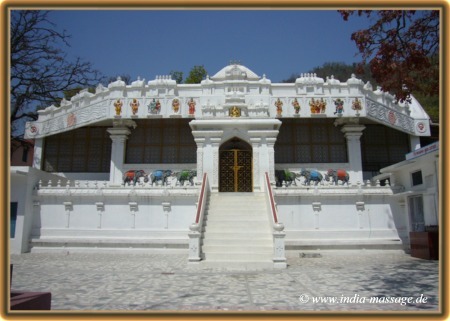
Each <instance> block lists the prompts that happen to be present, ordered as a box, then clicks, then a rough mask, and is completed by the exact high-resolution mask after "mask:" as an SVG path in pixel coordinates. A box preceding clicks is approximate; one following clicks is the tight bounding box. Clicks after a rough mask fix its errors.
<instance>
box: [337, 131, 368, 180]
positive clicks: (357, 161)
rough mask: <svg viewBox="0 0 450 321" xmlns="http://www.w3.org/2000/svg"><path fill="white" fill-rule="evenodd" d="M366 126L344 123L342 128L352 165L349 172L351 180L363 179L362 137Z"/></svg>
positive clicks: (349, 161)
mask: <svg viewBox="0 0 450 321" xmlns="http://www.w3.org/2000/svg"><path fill="white" fill-rule="evenodd" d="M365 128H366V127H365V126H363V125H344V126H343V127H342V129H341V131H342V132H343V133H344V136H345V138H346V139H347V153H348V163H349V167H350V169H349V171H348V172H349V174H350V181H351V182H358V181H359V182H362V181H363V171H362V157H361V142H360V138H361V136H362V131H363V130H364V129H365Z"/></svg>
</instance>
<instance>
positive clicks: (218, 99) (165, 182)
mask: <svg viewBox="0 0 450 321" xmlns="http://www.w3.org/2000/svg"><path fill="white" fill-rule="evenodd" d="M38 113H39V118H38V120H36V121H34V122H29V123H27V124H26V131H25V136H26V138H28V139H34V140H35V147H34V158H33V166H32V168H22V169H19V172H20V170H21V171H22V172H26V173H27V174H24V175H22V176H23V177H22V179H23V180H26V182H22V183H21V184H20V186H18V187H17V188H18V190H20V188H23V189H24V191H26V190H28V192H25V194H23V193H20V194H18V195H22V196H23V195H28V198H27V200H26V201H25V204H23V205H20V204H19V205H18V207H19V212H20V208H21V206H22V213H23V217H22V218H21V220H22V221H21V222H17V224H18V225H20V226H22V227H21V228H20V230H21V233H19V234H21V239H20V240H17V241H15V242H13V243H14V246H12V248H13V250H14V251H15V252H25V251H29V250H31V251H48V250H91V251H95V250H100V249H104V250H108V249H109V250H112V249H115V250H117V249H122V250H127V251H128V250H129V251H133V250H135V251H139V250H165V249H166V250H168V249H171V250H177V251H185V252H186V253H188V251H189V253H190V254H189V257H190V261H195V257H196V255H197V256H198V260H203V261H208V255H209V257H210V258H213V257H214V255H213V254H214V253H215V252H218V253H220V251H221V250H222V251H225V250H224V249H223V248H222V249H220V245H221V244H222V247H224V245H225V244H224V242H227V240H226V239H224V238H223V239H220V237H219V236H220V235H219V236H217V241H214V239H215V237H216V236H215V234H214V233H219V234H220V231H225V230H226V231H227V233H232V232H233V231H235V232H236V233H238V231H239V228H241V227H244V230H246V231H247V232H249V231H251V230H252V226H255V229H257V226H256V225H257V224H256V225H254V224H253V223H248V222H247V223H245V222H246V221H245V220H244V221H239V220H240V219H241V218H242V216H244V217H245V216H246V214H245V212H243V213H241V212H239V209H233V210H232V211H235V212H236V213H228V214H229V216H228V218H229V219H230V220H231V218H233V221H235V222H236V226H234V225H232V224H229V223H226V219H225V218H222V216H220V215H222V214H223V215H227V213H222V214H220V215H219V214H217V213H219V212H221V211H223V210H225V209H226V208H227V207H229V206H230V204H229V205H227V202H226V201H224V200H225V199H226V198H227V197H228V202H233V203H235V204H237V203H239V202H242V206H241V207H240V208H241V209H244V208H247V207H246V206H247V205H248V204H250V205H251V204H252V202H259V201H258V200H257V199H253V201H252V198H251V197H259V196H261V197H263V199H264V201H263V203H265V205H266V206H265V207H263V208H262V209H260V210H259V212H265V213H264V219H265V218H267V217H268V221H267V226H268V228H267V231H269V232H267V233H268V235H269V236H268V239H271V240H273V241H274V242H275V239H278V241H277V242H281V243H282V246H283V251H284V250H294V249H298V248H308V247H321V246H332V245H333V246H339V245H341V246H342V247H346V246H347V247H355V246H357V247H358V246H359V247H386V248H388V247H392V248H402V247H403V248H404V247H405V246H407V242H408V240H407V234H408V231H409V227H408V224H409V223H408V222H409V221H408V217H407V216H408V215H407V213H405V210H404V209H403V208H402V207H401V206H400V205H399V203H398V202H397V201H396V199H395V197H393V195H394V194H395V193H396V188H397V186H395V185H392V184H390V183H389V181H377V180H374V179H372V178H373V177H375V176H376V175H379V174H380V170H381V169H382V168H385V167H387V166H391V165H392V164H395V163H398V162H401V161H403V160H404V159H405V154H408V153H410V152H412V151H414V150H417V149H419V148H420V147H421V146H420V137H421V136H429V135H430V126H429V122H430V121H429V116H428V115H427V114H426V112H425V111H424V110H423V108H422V106H421V105H420V103H419V102H418V101H417V100H415V99H414V97H412V100H411V102H410V103H404V104H399V103H397V102H395V99H394V97H393V96H392V95H390V94H388V93H385V92H383V91H382V90H381V89H380V88H372V85H371V84H370V83H364V82H363V81H362V80H360V79H357V78H356V77H355V76H354V75H352V76H351V77H350V78H349V79H348V80H346V81H345V82H341V81H339V80H337V79H334V77H333V76H330V77H327V78H326V79H322V78H319V77H317V76H316V75H315V74H302V75H301V76H300V77H299V78H298V79H297V80H296V81H295V83H272V82H271V81H270V80H269V79H267V78H266V76H265V75H263V76H262V77H261V76H258V75H257V74H256V73H254V72H253V71H251V70H250V69H249V68H247V67H245V66H243V65H240V64H230V65H228V66H226V67H224V68H223V69H222V70H220V71H218V72H217V73H216V74H215V75H213V76H211V77H209V76H208V77H206V79H205V80H203V81H202V82H201V83H200V84H177V83H176V82H175V81H174V80H172V79H171V78H170V77H169V76H157V77H156V79H154V80H150V81H146V80H145V79H137V80H136V81H133V82H132V83H131V84H129V85H126V84H125V82H123V81H122V80H121V79H120V78H118V79H117V81H115V82H112V83H110V84H109V85H108V87H104V86H102V85H99V86H98V87H97V88H96V91H95V93H90V92H88V90H82V91H80V92H79V93H78V94H77V95H75V96H74V97H72V98H71V100H70V101H66V100H62V101H61V104H60V106H59V107H56V106H50V107H47V108H46V109H44V110H40V111H39V112H38ZM130 171H131V172H130ZM11 175H13V174H11ZM14 175H19V174H17V171H16V174H14ZM133 175H135V176H133ZM135 177H136V178H135ZM27 193H28V194H27ZM13 194H14V193H13ZM238 196H239V197H241V198H240V199H237V198H235V197H238ZM12 201H13V200H12ZM18 202H19V201H18ZM202 202H204V203H205V205H204V206H202ZM21 203H24V202H23V201H21ZM266 203H267V204H266ZM251 208H252V206H250V207H249V208H248V209H247V211H251ZM230 211H231V208H230ZM238 212H239V213H238ZM233 214H236V215H235V216H236V217H235V218H234V216H233ZM238 214H239V215H238ZM215 215H218V216H217V217H216V218H214V217H215ZM249 215H250V214H249ZM255 215H256V213H255ZM238 217H239V218H238ZM213 218H214V219H213ZM211 220H212V221H211ZM214 220H218V222H219V223H217V222H216V223H214V224H218V226H217V227H214V228H213V227H209V226H210V224H212V222H213V221H214ZM221 220H223V221H224V222H225V223H223V224H222V223H220V222H222V221H221ZM208 221H211V222H210V223H209V224H208V223H207V222H208ZM17 224H16V225H17ZM220 224H222V225H220ZM227 224H228V225H227ZM245 224H250V225H247V226H245ZM261 224H262V225H264V224H263V223H261ZM227 226H228V229H230V230H227ZM16 228H17V226H16ZM208 228H209V229H210V230H209V232H208ZM215 229H217V231H216V232H214V231H215ZM263 230H264V229H263ZM258 233H259V232H258ZM273 233H275V234H276V233H278V234H279V235H283V237H281V239H282V241H280V240H279V239H280V237H278V238H277V237H275V234H273ZM16 234H17V233H16ZM194 234H195V235H194ZM259 234H262V232H261V233H259ZM193 239H198V240H201V241H200V242H199V243H198V244H199V246H198V247H199V248H198V249H193V246H194V245H193V244H194V243H193V242H194V241H193ZM207 241H208V242H207ZM221 242H222V243H221ZM239 242H241V245H242V244H244V243H246V241H245V239H242V240H241V241H239V238H238V241H236V247H237V249H236V251H235V252H233V253H234V254H232V255H237V254H239V253H240V252H239ZM269 243H270V244H269V245H267V246H269V247H271V248H270V251H271V252H272V253H274V252H273V251H275V250H274V246H275V245H274V244H275V243H271V242H269ZM281 243H280V244H281ZM211 244H215V245H211ZM214 246H216V248H215V247H214ZM261 246H262V245H261ZM275 247H276V246H275ZM241 248H242V246H241ZM208 251H209V252H208ZM194 252H197V254H194ZM205 253H210V254H205ZM211 253H212V254H211ZM223 253H225V252H223ZM223 253H222V254H223ZM274 255H275V256H277V255H278V256H279V257H282V256H283V253H281V252H279V253H277V254H274ZM238 256H239V255H237V256H236V257H238ZM211 260H212V259H211ZM219 261H220V260H219ZM274 262H275V261H274ZM281 262H282V260H281ZM281 265H282V263H281Z"/></svg>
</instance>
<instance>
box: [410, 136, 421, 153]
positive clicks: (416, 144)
mask: <svg viewBox="0 0 450 321" xmlns="http://www.w3.org/2000/svg"><path fill="white" fill-rule="evenodd" d="M409 148H410V151H411V152H412V151H415V150H417V149H419V148H420V137H419V136H413V135H409Z"/></svg>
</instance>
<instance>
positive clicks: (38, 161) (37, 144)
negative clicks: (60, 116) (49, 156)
mask: <svg viewBox="0 0 450 321" xmlns="http://www.w3.org/2000/svg"><path fill="white" fill-rule="evenodd" d="M43 146H44V138H36V139H35V140H34V151H33V167H34V168H36V169H42V153H43V148H42V147H43Z"/></svg>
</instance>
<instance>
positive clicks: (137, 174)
mask: <svg viewBox="0 0 450 321" xmlns="http://www.w3.org/2000/svg"><path fill="white" fill-rule="evenodd" d="M141 177H143V178H144V182H146V183H147V182H148V175H147V174H146V173H145V172H144V171H143V170H134V169H133V170H129V171H126V172H125V173H124V174H123V183H124V184H125V185H126V184H127V183H131V182H133V185H136V183H137V182H138V181H139V180H140V178H141Z"/></svg>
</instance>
